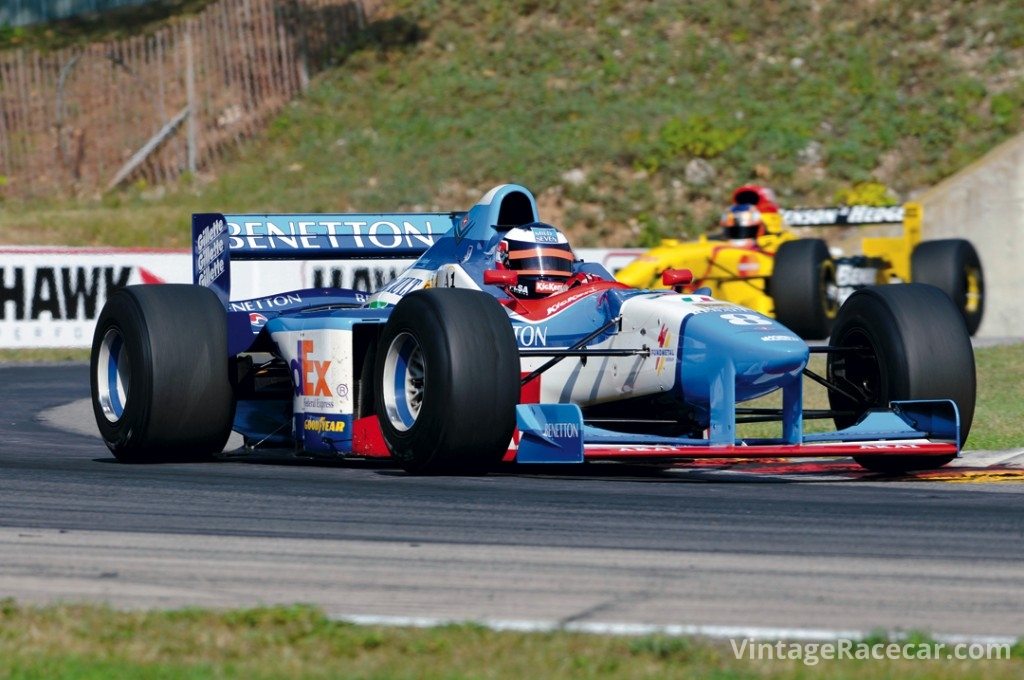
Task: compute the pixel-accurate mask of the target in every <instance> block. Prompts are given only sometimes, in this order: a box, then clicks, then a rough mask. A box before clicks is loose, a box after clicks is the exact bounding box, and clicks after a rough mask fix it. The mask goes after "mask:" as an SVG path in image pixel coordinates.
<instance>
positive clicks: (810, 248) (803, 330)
mask: <svg viewBox="0 0 1024 680" xmlns="http://www.w3.org/2000/svg"><path fill="white" fill-rule="evenodd" d="M835 285H836V266H835V263H833V262H832V258H831V256H830V255H829V252H828V246H827V245H825V242H824V241H822V240H821V239H799V240H796V241H786V242H785V243H783V244H782V245H781V246H779V249H778V251H776V253H775V264H774V266H773V267H772V277H771V283H770V287H771V295H772V299H773V300H774V302H775V318H776V319H778V321H779V323H781V324H782V325H783V326H786V327H787V328H789V329H790V330H791V331H793V332H794V333H796V334H797V335H799V336H800V337H802V338H806V339H808V340H817V339H819V338H825V337H828V334H829V331H830V330H832V324H833V322H834V321H835V318H836V314H837V313H838V305H837V304H836V301H835V298H834V297H832V295H831V294H830V291H833V290H835Z"/></svg>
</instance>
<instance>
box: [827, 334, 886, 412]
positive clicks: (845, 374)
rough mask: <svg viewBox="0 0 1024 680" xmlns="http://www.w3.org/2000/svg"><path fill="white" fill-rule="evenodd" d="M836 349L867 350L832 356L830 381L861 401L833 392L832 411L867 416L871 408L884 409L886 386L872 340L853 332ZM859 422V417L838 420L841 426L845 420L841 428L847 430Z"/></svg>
mask: <svg viewBox="0 0 1024 680" xmlns="http://www.w3.org/2000/svg"><path fill="white" fill-rule="evenodd" d="M836 346H837V347H863V348H865V350H863V351H857V352H843V353H838V354H835V355H830V356H829V362H828V370H827V373H828V379H829V381H830V382H833V383H835V384H836V385H838V386H839V387H841V388H843V389H844V391H846V392H848V393H850V394H851V395H852V396H856V397H857V400H856V401H854V400H851V399H849V398H847V397H846V396H844V395H842V394H839V393H836V392H832V391H831V390H830V393H829V404H830V405H831V406H832V408H833V409H835V410H837V411H855V412H858V413H863V412H864V411H866V410H867V409H869V408H872V407H874V406H879V405H882V404H881V401H882V397H883V392H884V391H885V385H884V382H883V377H882V370H881V367H880V366H879V363H878V351H877V349H876V347H875V343H874V342H873V341H872V339H871V337H870V336H869V335H868V334H867V333H864V332H863V331H861V330H860V329H852V330H850V331H849V332H847V333H845V334H843V337H842V338H841V339H840V341H839V342H838V343H837V344H836ZM857 419H858V417H853V418H849V417H844V418H842V419H838V418H837V424H838V423H839V421H840V420H842V421H844V424H843V425H841V427H846V426H848V425H852V424H853V423H854V422H856V421H857Z"/></svg>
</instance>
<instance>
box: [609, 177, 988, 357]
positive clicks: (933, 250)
mask: <svg viewBox="0 0 1024 680" xmlns="http://www.w3.org/2000/svg"><path fill="white" fill-rule="evenodd" d="M733 202H734V205H733V206H732V207H731V208H730V209H729V211H727V212H726V214H725V215H724V216H723V220H722V231H721V233H720V234H718V235H716V236H711V237H709V236H701V237H700V238H698V239H697V240H695V241H679V240H676V239H665V240H663V241H662V242H661V243H660V244H659V245H658V246H656V247H654V248H652V249H651V250H649V251H647V252H646V253H644V254H643V255H640V256H639V257H638V258H637V259H636V260H634V261H633V262H631V263H630V264H628V265H626V266H625V267H624V268H622V269H620V270H619V271H618V273H617V274H616V277H617V278H618V279H619V280H620V281H622V282H623V283H626V284H628V285H630V286H637V287H644V288H656V287H661V288H664V287H668V283H666V282H663V280H662V274H663V273H664V272H665V271H666V270H671V269H689V270H691V271H692V272H693V282H692V283H691V284H689V285H687V286H686V288H685V290H687V291H694V290H696V289H699V288H708V289H710V291H711V292H710V294H711V295H713V296H715V297H716V298H719V299H724V300H729V301H730V302H735V303H737V304H740V305H743V306H745V307H750V308H751V309H754V310H756V311H758V312H761V313H762V314H766V315H770V316H774V317H775V318H777V319H778V320H779V321H781V322H782V324H783V325H785V326H788V327H789V328H790V329H792V330H793V331H795V332H797V333H799V334H800V335H801V336H803V337H804V338H824V337H826V336H828V334H829V332H830V331H831V329H832V322H833V321H834V320H835V317H836V313H837V312H838V310H839V306H840V305H841V304H842V303H843V302H844V301H845V300H846V298H847V297H849V296H850V294H851V293H853V291H854V290H857V289H858V288H863V287H864V286H868V285H877V284H885V283H900V282H906V281H914V282H920V283H929V284H931V285H934V286H937V287H938V288H940V289H942V290H943V291H944V292H945V293H946V294H947V295H949V297H950V298H952V299H953V302H954V303H955V304H956V305H957V307H958V308H959V309H960V311H961V313H962V314H963V317H964V320H965V322H966V324H967V329H968V331H969V332H970V333H971V335H973V334H974V333H975V331H977V330H978V326H979V325H980V324H981V317H982V313H983V311H984V287H985V286H984V277H983V274H982V268H981V262H980V260H979V259H978V254H977V252H976V251H975V249H974V247H973V246H972V245H971V244H970V242H969V241H966V240H964V239H943V240H937V241H921V214H922V211H921V206H920V204H918V203H907V204H905V205H902V206H894V207H883V208H879V207H871V206H857V205H855V206H842V207H837V208H801V209H795V210H779V208H778V206H777V204H776V202H775V198H774V196H773V195H772V192H771V190H770V189H767V188H765V187H761V186H756V185H748V186H742V187H740V188H738V189H736V191H735V192H733ZM885 224H901V225H902V232H903V233H902V235H900V236H896V237H875V238H864V239H862V240H861V250H862V254H861V255H855V256H842V257H833V256H832V255H831V253H830V251H829V248H828V246H827V245H826V244H825V241H823V240H822V239H819V238H802V237H801V236H800V235H799V234H797V233H796V231H795V229H797V228H801V227H827V226H869V225H870V226H874V225H885Z"/></svg>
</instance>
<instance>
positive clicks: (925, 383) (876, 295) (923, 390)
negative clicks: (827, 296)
mask: <svg viewBox="0 0 1024 680" xmlns="http://www.w3.org/2000/svg"><path fill="white" fill-rule="evenodd" d="M829 345H830V346H831V347H833V348H862V349H860V350H858V351H842V352H830V353H829V355H828V380H829V382H830V383H833V384H834V385H836V386H837V387H839V388H840V389H841V390H842V392H840V391H839V390H835V389H830V390H829V393H828V397H829V404H830V406H831V408H832V409H833V410H835V411H844V412H847V413H848V414H849V415H845V416H836V417H835V423H836V427H838V428H844V427H849V426H850V425H853V424H854V423H856V422H857V421H858V420H859V419H860V418H861V416H863V414H864V413H865V412H866V411H868V410H869V409H872V408H887V407H888V405H889V402H890V401H894V400H905V399H952V400H953V401H954V402H956V405H957V408H958V410H959V412H960V444H961V445H963V442H964V441H965V440H966V439H967V435H968V433H969V432H970V429H971V423H972V421H973V419H974V404H975V392H976V380H975V366H974V351H973V349H972V348H971V339H970V337H969V336H968V335H967V332H966V329H965V328H964V324H963V322H962V320H961V318H960V312H959V310H957V309H956V307H954V305H953V303H952V302H951V301H950V299H949V298H948V297H947V296H946V295H945V294H944V293H943V292H942V291H941V290H939V289H938V288H935V287H934V286H928V285H924V284H913V283H912V284H894V285H884V286H873V287H868V288H863V289H861V290H857V291H855V292H854V293H853V294H852V295H851V296H850V297H849V298H848V299H847V300H846V302H845V303H844V304H843V306H842V308H841V309H840V310H839V316H838V318H837V319H836V323H835V327H834V328H833V329H832V336H831V338H830V340H829ZM844 393H845V394H844ZM954 457H955V456H948V457H946V456H937V457H936V456H913V455H907V456H891V455H886V456H854V460H856V461H857V462H858V463H860V465H862V466H863V467H865V468H867V469H869V470H873V471H878V472H905V471H908V470H924V469H931V468H937V467H941V466H942V465H945V464H946V463H948V462H949V461H950V460H952V459H953V458H954Z"/></svg>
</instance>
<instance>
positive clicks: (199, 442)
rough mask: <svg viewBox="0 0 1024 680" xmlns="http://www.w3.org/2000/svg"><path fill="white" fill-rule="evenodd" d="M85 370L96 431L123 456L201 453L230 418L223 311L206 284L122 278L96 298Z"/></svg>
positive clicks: (210, 449)
mask: <svg viewBox="0 0 1024 680" xmlns="http://www.w3.org/2000/svg"><path fill="white" fill-rule="evenodd" d="M90 376H91V380H90V383H91V391H92V405H93V414H94V415H95V417H96V425H97V427H98V428H99V431H100V436H101V437H102V438H103V441H104V443H105V444H106V445H107V448H109V449H110V451H111V453H113V454H114V457H115V458H117V459H118V460H119V461H121V462H123V463H156V462H165V461H170V460H192V459H197V458H208V457H209V456H210V455H212V454H214V453H217V452H220V451H222V450H224V444H225V443H226V442H227V439H228V435H230V434H231V425H232V422H233V420H234V410H235V400H234V392H233V390H232V387H231V382H230V380H229V375H228V349H227V316H226V314H225V311H224V307H223V305H221V303H220V300H219V299H218V298H217V296H216V294H214V293H213V292H212V291H211V290H209V289H208V288H202V287H199V286H192V285H179V284H163V285H148V286H129V287H127V288H124V289H122V290H119V291H118V292H116V293H115V294H114V295H113V296H111V297H110V299H109V300H108V301H107V303H106V304H105V305H104V306H103V310H102V311H101V312H100V315H99V318H98V320H97V323H96V332H95V334H94V336H93V343H92V357H91V360H90Z"/></svg>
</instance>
